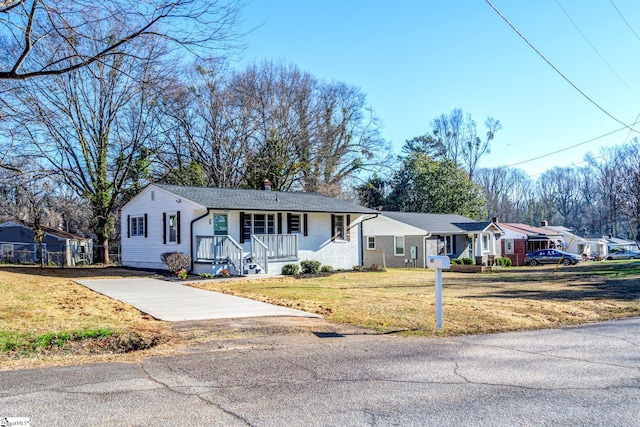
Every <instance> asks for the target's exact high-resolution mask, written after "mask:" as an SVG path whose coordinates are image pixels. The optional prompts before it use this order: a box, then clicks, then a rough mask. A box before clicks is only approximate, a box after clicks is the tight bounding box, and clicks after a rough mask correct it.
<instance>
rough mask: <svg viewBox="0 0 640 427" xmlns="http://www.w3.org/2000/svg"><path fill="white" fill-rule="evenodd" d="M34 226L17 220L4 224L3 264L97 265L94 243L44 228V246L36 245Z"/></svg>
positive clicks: (1, 236) (0, 241)
mask: <svg viewBox="0 0 640 427" xmlns="http://www.w3.org/2000/svg"><path fill="white" fill-rule="evenodd" d="M32 227H33V224H30V223H27V222H25V221H20V220H14V221H8V222H5V223H3V224H0V260H1V261H3V262H16V263H34V262H39V261H40V259H41V258H40V257H41V256H42V257H44V262H45V263H53V264H56V265H65V266H76V265H86V264H91V263H92V262H93V241H92V240H91V239H87V238H85V237H82V236H77V235H75V234H72V233H68V232H66V231H62V230H57V229H55V228H51V227H44V226H41V227H40V228H41V229H42V231H43V233H44V235H43V237H42V246H41V247H39V245H38V244H37V243H35V241H34V233H33V228H32Z"/></svg>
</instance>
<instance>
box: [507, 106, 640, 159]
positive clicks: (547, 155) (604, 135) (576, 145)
mask: <svg viewBox="0 0 640 427" xmlns="http://www.w3.org/2000/svg"><path fill="white" fill-rule="evenodd" d="M638 117H640V114H639V115H638ZM638 123H640V122H637V121H636V122H635V123H633V124H632V125H631V126H635V125H637V124H638ZM630 128H631V127H630V126H627V125H625V127H623V128H619V129H616V130H613V131H611V132H608V133H605V134H603V135H600V136H596V137H595V138H591V139H589V140H587V141H583V142H580V143H578V144H574V145H570V146H568V147H565V148H562V149H560V150H556V151H554V152H552V153H547V154H542V155H540V156H537V157H534V158H531V159H527V160H523V161H521V162H518V163H513V164H511V165H507V166H504V167H505V168H510V167H513V166H519V165H522V164H524V163H529V162H533V161H534V160H540V159H544V158H545V157H549V156H553V155H554V154H558V153H562V152H563V151H568V150H571V149H572V148H576V147H579V146H581V145H585V144H588V143H590V142H593V141H596V140H598V139H600V138H604V137H606V136H609V135H613V134H614V133H618V132H620V131H623V130H625V129H630Z"/></svg>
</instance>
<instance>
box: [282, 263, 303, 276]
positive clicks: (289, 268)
mask: <svg viewBox="0 0 640 427" xmlns="http://www.w3.org/2000/svg"><path fill="white" fill-rule="evenodd" d="M299 271H300V267H298V265H297V264H285V265H283V266H282V275H283V276H295V275H296V274H298V272H299Z"/></svg>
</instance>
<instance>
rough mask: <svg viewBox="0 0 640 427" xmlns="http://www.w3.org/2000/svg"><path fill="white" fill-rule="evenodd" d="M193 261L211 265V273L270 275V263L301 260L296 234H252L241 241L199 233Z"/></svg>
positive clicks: (224, 236)
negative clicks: (246, 241)
mask: <svg viewBox="0 0 640 427" xmlns="http://www.w3.org/2000/svg"><path fill="white" fill-rule="evenodd" d="M195 255H196V256H195V257H194V264H200V265H202V264H205V265H211V273H212V274H216V275H217V274H220V272H221V271H222V270H227V271H228V272H229V273H230V274H231V275H235V276H239V275H245V274H259V273H264V274H269V273H270V271H269V267H270V264H271V265H273V264H275V263H283V262H295V261H297V260H298V235H297V234H252V235H251V236H250V239H249V242H248V243H244V244H240V243H238V242H236V241H235V240H234V239H233V238H232V237H231V236H229V235H221V236H196V250H195Z"/></svg>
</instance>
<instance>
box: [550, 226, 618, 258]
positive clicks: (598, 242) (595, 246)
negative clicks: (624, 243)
mask: <svg viewBox="0 0 640 427" xmlns="http://www.w3.org/2000/svg"><path fill="white" fill-rule="evenodd" d="M542 228H545V229H547V230H551V231H552V232H556V233H559V234H561V235H562V240H563V243H562V245H561V247H558V249H562V250H563V251H566V252H571V253H573V254H578V255H582V256H583V257H588V258H590V257H592V256H594V257H596V259H604V257H605V255H607V252H608V251H607V241H606V239H605V238H604V237H602V236H597V235H590V234H587V233H586V231H585V230H572V229H570V228H567V227H563V226H555V225H543V226H542Z"/></svg>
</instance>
